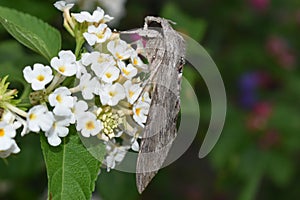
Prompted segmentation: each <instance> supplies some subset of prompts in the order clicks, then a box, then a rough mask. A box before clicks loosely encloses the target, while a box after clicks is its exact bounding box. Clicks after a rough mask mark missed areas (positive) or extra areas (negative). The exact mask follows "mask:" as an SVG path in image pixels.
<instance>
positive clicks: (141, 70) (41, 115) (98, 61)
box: [0, 1, 151, 170]
mask: <svg viewBox="0 0 300 200" xmlns="http://www.w3.org/2000/svg"><path fill="white" fill-rule="evenodd" d="M54 5H55V7H56V8H58V9H59V10H61V11H63V12H64V20H65V23H64V25H65V27H66V28H67V29H69V30H68V31H69V32H70V33H71V34H72V35H73V36H74V37H76V38H78V37H79V38H84V40H85V41H86V42H87V43H88V44H89V45H90V46H91V47H92V49H93V50H92V51H91V52H88V51H86V50H84V48H81V50H80V51H79V53H78V52H77V53H76V52H75V54H74V53H73V52H72V51H70V50H61V51H60V52H59V53H58V56H57V57H54V58H52V59H51V61H50V64H49V66H48V65H43V64H40V63H37V64H34V65H33V67H31V66H27V67H25V68H24V70H23V75H24V78H25V80H26V81H27V82H28V83H30V84H31V88H32V90H33V92H32V94H31V97H30V98H31V102H32V103H33V104H34V106H33V107H32V108H30V109H29V110H28V112H27V113H22V116H23V117H25V118H26V120H23V119H22V118H21V117H20V116H19V115H17V114H18V113H16V112H11V111H10V110H12V109H9V108H6V109H5V114H4V115H3V117H2V118H1V122H0V156H1V157H6V156H8V155H9V154H10V153H17V152H19V151H20V149H19V148H18V146H17V145H16V143H15V141H14V139H13V138H14V137H15V135H16V129H17V128H19V127H20V126H21V124H23V127H24V129H23V131H22V134H21V135H25V134H27V133H29V132H35V133H39V132H41V131H42V132H44V134H45V136H46V137H47V140H48V143H49V144H50V145H52V146H58V145H60V144H61V142H62V138H64V137H66V136H67V135H68V133H69V126H70V125H72V124H74V126H75V127H76V130H77V131H78V132H79V133H80V134H81V135H82V136H83V137H93V136H95V139H101V140H103V141H104V143H105V144H106V150H107V155H106V158H105V161H104V163H105V164H106V166H107V169H108V170H110V169H111V168H114V167H115V165H116V163H119V162H121V161H122V160H123V158H124V157H125V154H126V152H127V151H128V150H129V149H132V150H134V151H138V150H139V142H138V141H139V139H138V138H139V137H140V133H141V131H142V129H143V127H144V124H145V122H146V119H147V114H148V111H149V108H150V102H151V99H150V96H151V94H149V91H147V90H146V89H145V88H143V87H142V84H143V81H142V80H143V78H142V77H144V76H145V74H146V73H147V72H148V65H147V64H145V63H144V62H143V61H142V59H141V57H140V56H139V52H138V51H137V48H133V46H132V45H130V44H128V43H127V42H125V41H124V40H122V39H121V38H120V37H119V34H117V33H113V32H112V31H111V30H110V28H109V27H108V26H107V24H106V22H108V21H110V20H112V17H110V16H108V15H105V13H104V11H103V10H102V9H101V8H99V7H98V8H97V9H96V10H95V11H94V12H93V13H92V14H90V13H89V12H86V11H83V12H80V13H71V14H70V13H69V10H70V9H71V8H72V6H73V5H71V4H67V3H65V2H64V1H59V2H56V3H55V4H54ZM78 27H80V29H79V28H78ZM76 41H77V40H76ZM82 44H83V43H82ZM77 45H78V44H77ZM80 52H83V53H80ZM72 78H73V79H75V80H76V81H75V83H76V84H75V86H74V85H72V87H71V85H70V84H68V83H66V82H67V81H65V80H70V79H72ZM0 100H1V99H0ZM0 106H1V105H0ZM12 107H13V106H11V108H12ZM14 108H15V110H16V109H17V108H16V107H14ZM19 111H20V110H19ZM9 116H11V117H9ZM16 117H17V119H16ZM20 120H22V121H20ZM20 122H21V123H20Z"/></svg>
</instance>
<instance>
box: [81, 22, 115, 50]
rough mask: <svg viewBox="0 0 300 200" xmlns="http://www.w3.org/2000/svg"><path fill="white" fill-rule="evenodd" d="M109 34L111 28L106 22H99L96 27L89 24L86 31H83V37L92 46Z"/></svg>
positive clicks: (105, 38) (101, 41)
mask: <svg viewBox="0 0 300 200" xmlns="http://www.w3.org/2000/svg"><path fill="white" fill-rule="evenodd" d="M110 36H111V30H110V28H108V27H107V25H106V24H100V25H99V26H98V27H96V26H94V25H90V26H89V27H88V31H87V32H85V33H83V37H84V38H85V39H86V41H87V42H88V43H89V45H91V46H93V45H94V44H96V43H103V42H105V41H106V40H107V39H109V38H110Z"/></svg>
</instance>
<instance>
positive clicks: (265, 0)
mask: <svg viewBox="0 0 300 200" xmlns="http://www.w3.org/2000/svg"><path fill="white" fill-rule="evenodd" d="M249 1H250V5H251V6H252V7H253V8H254V9H255V10H257V11H260V12H261V11H265V10H267V9H268V7H269V5H270V0H249Z"/></svg>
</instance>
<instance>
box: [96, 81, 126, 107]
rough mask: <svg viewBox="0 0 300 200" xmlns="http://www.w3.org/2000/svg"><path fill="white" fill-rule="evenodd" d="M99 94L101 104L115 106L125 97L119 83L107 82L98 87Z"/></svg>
mask: <svg viewBox="0 0 300 200" xmlns="http://www.w3.org/2000/svg"><path fill="white" fill-rule="evenodd" d="M99 95H100V100H101V103H102V105H110V106H115V105H117V104H118V103H119V101H120V100H122V99H124V98H125V91H124V88H123V86H122V85H121V84H120V83H115V84H113V85H111V84H107V85H103V86H102V87H100V90H99Z"/></svg>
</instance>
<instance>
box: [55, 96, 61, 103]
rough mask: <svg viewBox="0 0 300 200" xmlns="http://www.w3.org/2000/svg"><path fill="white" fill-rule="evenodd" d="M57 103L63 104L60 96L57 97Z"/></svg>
mask: <svg viewBox="0 0 300 200" xmlns="http://www.w3.org/2000/svg"><path fill="white" fill-rule="evenodd" d="M56 101H58V103H61V102H62V98H61V96H60V95H57V96H56Z"/></svg>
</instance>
